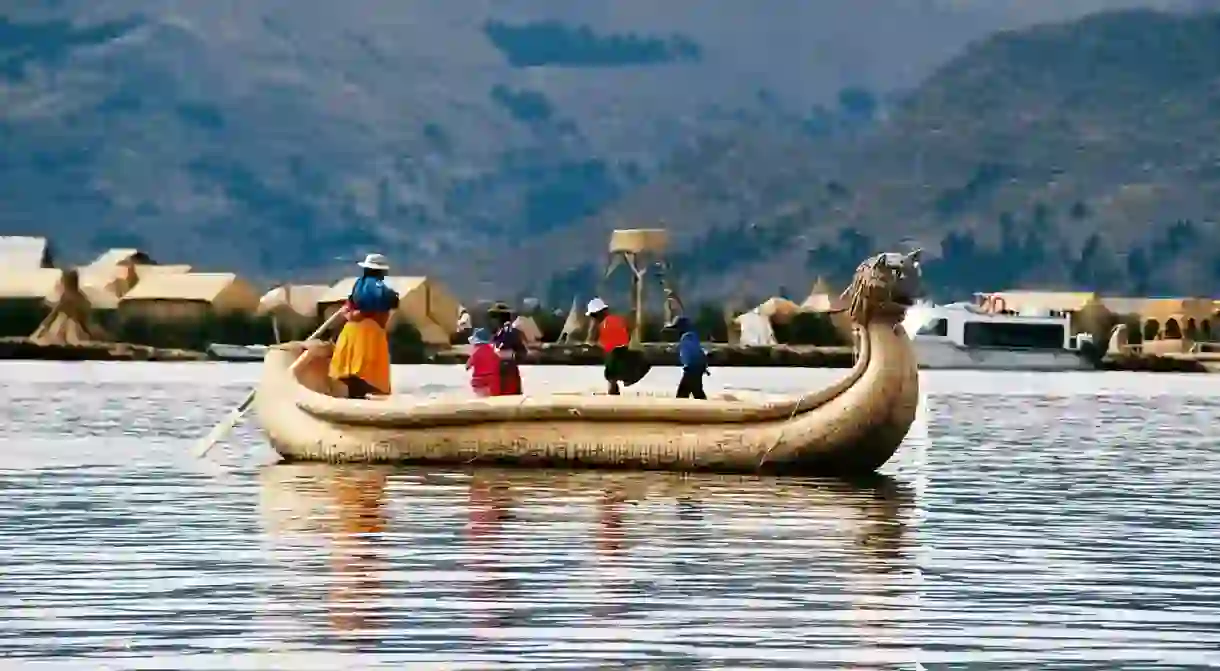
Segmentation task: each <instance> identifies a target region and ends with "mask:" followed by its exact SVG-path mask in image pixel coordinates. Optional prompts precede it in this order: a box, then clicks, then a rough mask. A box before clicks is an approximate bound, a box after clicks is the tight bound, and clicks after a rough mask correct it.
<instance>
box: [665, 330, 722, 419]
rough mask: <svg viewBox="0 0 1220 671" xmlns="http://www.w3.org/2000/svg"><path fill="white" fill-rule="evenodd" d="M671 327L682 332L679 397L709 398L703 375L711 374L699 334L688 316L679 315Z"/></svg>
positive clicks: (679, 343) (679, 349)
mask: <svg viewBox="0 0 1220 671" xmlns="http://www.w3.org/2000/svg"><path fill="white" fill-rule="evenodd" d="M668 328H670V329H673V330H674V331H677V332H678V333H680V334H682V337H680V338H679V339H678V362H679V363H680V364H681V365H682V381H681V382H679V383H678V398H697V399H700V400H704V401H706V400H707V394H705V393H704V392H703V376H704V375H710V374H711V373H709V372H708V370H707V352H704V351H703V346H702V345H700V344H699V334H698V333H695V326H694V324H692V323H691V320H690V319H689V318H687V317H678V318H676V319H674V320H673V322H672V323H671V324H670V325H669V327H668Z"/></svg>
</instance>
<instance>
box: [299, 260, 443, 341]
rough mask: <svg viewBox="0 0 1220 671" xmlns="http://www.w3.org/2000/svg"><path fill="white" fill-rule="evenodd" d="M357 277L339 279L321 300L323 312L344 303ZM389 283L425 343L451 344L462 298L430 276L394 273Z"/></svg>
mask: <svg viewBox="0 0 1220 671" xmlns="http://www.w3.org/2000/svg"><path fill="white" fill-rule="evenodd" d="M357 279H358V278H356V277H347V278H344V279H342V280H339V281H338V282H336V283H335V284H333V285H332V286H331V287H330V288H328V289H327V290H326V291H325V292H324V293H323V294H322V297H321V298H319V299H318V307H319V309H320V311H323V312H325V311H327V310H328V309H329V308H330V307H331V306H334V305H336V304H338V303H342V302H343V301H345V300H347V297H348V296H350V295H351V293H352V287H353V286H355V284H356V280H357ZM385 283H386V284H387V285H389V287H390V288H391V289H393V290H395V291H397V292H398V296H399V299H400V301H399V305H398V312H399V313H400V314H404V315H406V317H407V318H408V319H409V321H410V322H411V323H412V324H413V325H414V326H415V328H416V329H417V330H419V332H420V337H421V338H423V340H424V342H427V343H434V344H448V342H449V336H451V335H452V334H453V333H455V332H456V331H457V320H458V301H457V299H456V298H454V297H453V295H452V294H450V293H449V291H448V290H447V289H446V288H445V287H444V286H443V285H441V284H440V283H439V282H437V281H436V280H433V279H431V278H428V277H423V276H416V277H408V276H399V275H390V276H388V277H386V278H385Z"/></svg>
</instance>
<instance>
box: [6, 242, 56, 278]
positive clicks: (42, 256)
mask: <svg viewBox="0 0 1220 671" xmlns="http://www.w3.org/2000/svg"><path fill="white" fill-rule="evenodd" d="M50 264H51V253H50V243H48V242H47V239H46V238H39V237H31V236H24V235H0V270H2V271H17V270H35V269H38V268H46V267H47V266H49V265H50Z"/></svg>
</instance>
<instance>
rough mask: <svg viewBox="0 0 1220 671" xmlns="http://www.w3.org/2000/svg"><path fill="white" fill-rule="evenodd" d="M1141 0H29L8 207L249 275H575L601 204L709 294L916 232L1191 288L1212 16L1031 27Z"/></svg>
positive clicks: (585, 285)
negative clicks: (174, 1)
mask: <svg viewBox="0 0 1220 671" xmlns="http://www.w3.org/2000/svg"><path fill="white" fill-rule="evenodd" d="M1148 4H1157V5H1160V6H1165V7H1183V6H1193V5H1194V4H1196V3H1195V2H1192V1H1191V0H1181V1H1176V0H1164V1H1162V2H1157V3H1151V2H1140V1H1138V0H1130V2H1128V1H1127V0H1123V2H1114V1H1109V2H1102V1H1101V0H1096V1H1095V0H1062V1H1061V2H1058V3H996V2H954V3H948V2H938V1H936V0H924V1H922V2H916V3H911V2H908V1H906V0H885V2H882V3H880V5H878V3H872V4H871V5H870V6H869V7H864V6H863V4H859V5H858V4H853V3H779V2H775V3H770V4H768V11H766V12H761V11H755V10H754V9H752V8H748V7H745V6H743V5H740V4H734V3H732V2H727V1H725V0H707V1H706V2H698V3H696V2H674V3H665V4H663V5H657V4H656V3H654V2H643V1H641V0H620V1H619V2H616V3H614V5H613V6H614V8H615V11H613V12H610V11H603V9H604V8H603V9H598V7H600V5H598V4H596V3H590V4H588V5H584V4H573V3H567V2H559V1H558V0H556V1H554V2H541V1H540V2H528V3H527V2H501V3H494V4H487V5H479V6H478V8H477V9H476V8H471V7H468V6H461V7H458V6H455V5H452V4H448V3H423V4H419V5H412V7H411V8H410V10H408V9H406V8H405V7H404V6H403V5H401V4H400V3H394V2H389V0H373V1H370V2H369V3H367V4H363V5H361V6H360V11H358V12H357V11H354V9H353V8H350V7H346V6H342V5H336V4H334V3H330V2H324V1H323V0H301V1H300V2H296V3H293V7H292V9H291V11H289V10H286V9H285V8H284V7H283V6H282V3H276V2H272V0H248V1H246V2H242V3H238V4H233V5H224V6H223V7H222V6H221V5H218V4H214V3H190V4H186V5H181V6H172V7H171V6H170V5H167V4H165V3H163V2H158V1H157V0H60V1H59V2H56V3H29V4H26V5H19V6H14V7H13V8H11V9H9V10H6V12H5V14H4V15H3V16H0V99H2V100H3V101H4V105H3V106H0V202H2V203H3V207H0V234H30V233H34V234H44V235H48V236H51V237H53V238H54V239H55V242H56V243H57V246H58V247H59V248H60V250H61V251H62V252H64V256H65V257H66V258H68V259H75V260H77V261H83V260H85V259H87V258H89V257H90V255H92V254H94V253H96V252H98V251H100V250H102V249H104V248H107V247H111V246H138V247H142V248H145V249H148V250H149V251H150V252H152V253H153V255H154V256H155V257H158V258H161V259H167V260H174V261H180V262H189V263H192V264H194V265H196V266H197V267H202V268H213V269H217V268H223V269H233V270H237V271H239V272H242V273H244V274H246V275H248V276H251V277H253V278H255V279H265V280H276V279H286V278H295V279H302V280H304V279H330V278H333V277H334V276H336V275H337V274H339V273H340V272H348V269H349V268H350V263H351V261H352V260H354V259H355V258H357V257H359V256H361V255H362V254H364V253H365V252H367V251H369V250H371V249H377V250H379V251H383V252H385V253H387V254H390V255H391V256H392V257H393V258H394V259H395V260H396V261H397V262H398V264H399V266H400V267H405V268H407V269H409V271H411V272H428V273H435V274H439V275H440V276H441V277H442V278H443V279H444V280H445V281H446V282H447V283H449V284H450V285H452V286H453V287H454V288H456V289H458V290H459V291H461V292H463V293H466V294H475V295H476V296H482V297H490V296H493V295H494V296H496V297H499V298H509V297H511V294H522V293H546V294H548V295H549V296H550V297H551V298H553V299H554V300H556V301H557V302H560V303H562V304H564V305H566V304H567V302H568V301H569V300H570V297H571V294H572V293H587V292H589V291H591V290H593V289H594V288H595V286H596V275H597V274H598V271H599V268H600V266H601V263H602V262H603V258H602V254H601V250H602V248H603V247H604V245H605V241H606V232H607V231H608V230H609V229H610V228H613V227H615V226H616V225H617V226H639V225H648V224H649V223H650V222H655V221H657V220H658V219H664V220H665V221H666V222H667V224H668V225H669V226H670V228H671V229H672V230H673V232H674V235H675V245H676V248H675V250H674V261H675V265H676V266H678V268H679V269H680V270H681V271H682V273H683V278H682V279H683V282H684V283H685V284H686V286H687V288H688V290H689V291H691V292H693V293H695V294H699V293H703V294H709V295H710V294H723V293H742V292H755V293H759V294H763V293H770V292H771V291H774V290H775V288H776V287H777V286H781V285H783V286H788V287H792V288H793V289H792V290H793V291H794V292H796V293H801V292H803V291H804V287H805V286H807V284H808V283H809V282H810V281H811V280H812V278H813V277H814V276H815V275H817V274H824V275H827V276H829V277H832V278H837V279H840V280H841V279H842V278H843V277H844V276H845V275H846V274H847V273H848V272H850V269H851V268H852V267H854V264H855V263H856V262H858V261H859V257H860V256H862V255H863V254H865V253H870V252H872V251H876V250H877V249H879V248H880V247H889V246H893V245H897V244H899V243H902V242H903V241H904V239H906V238H911V240H910V241H909V242H917V243H919V244H922V245H923V246H925V247H926V248H928V249H929V250H931V251H933V252H935V253H936V254H937V255H939V257H940V258H939V260H938V261H937V262H936V263H934V264H933V265H932V266H931V267H930V271H931V272H932V274H933V277H934V278H935V279H936V281H937V282H938V283H939V284H941V285H942V286H943V287H944V288H945V289H946V290H960V289H964V288H985V287H989V286H997V285H1008V284H1015V283H1045V284H1072V283H1094V284H1098V285H1102V286H1105V287H1112V288H1113V289H1114V290H1116V291H1118V290H1121V291H1190V292H1193V293H1197V292H1200V291H1203V290H1204V289H1207V288H1208V286H1209V285H1208V284H1207V283H1208V282H1213V281H1214V280H1215V279H1216V278H1215V273H1214V270H1215V268H1214V266H1215V263H1214V261H1215V260H1214V259H1212V258H1210V257H1209V256H1208V254H1209V252H1208V251H1207V250H1208V247H1207V244H1206V241H1207V240H1209V239H1210V236H1211V235H1212V234H1213V232H1212V229H1211V226H1212V225H1211V224H1210V223H1209V221H1210V220H1209V216H1208V215H1209V212H1210V207H1211V200H1212V197H1213V195H1212V194H1213V191H1214V190H1213V189H1212V187H1211V186H1210V182H1209V181H1208V180H1209V179H1210V175H1211V174H1212V173H1213V172H1215V170H1216V166H1215V164H1214V159H1213V156H1212V153H1214V152H1215V151H1216V150H1217V149H1218V148H1217V147H1216V143H1215V140H1214V139H1213V138H1214V133H1211V132H1210V131H1211V130H1212V123H1213V122H1212V118H1213V117H1214V114H1213V111H1214V110H1212V106H1213V102H1212V100H1213V97H1214V95H1215V90H1214V86H1213V84H1212V83H1211V82H1212V80H1213V79H1215V74H1216V73H1215V72H1214V69H1215V67H1216V64H1217V57H1216V48H1217V41H1216V36H1215V34H1214V33H1215V27H1216V19H1215V17H1213V16H1209V15H1201V16H1178V15H1170V14H1157V13H1153V12H1118V13H1113V14H1105V15H1097V16H1094V17H1090V18H1087V19H1085V20H1082V21H1078V22H1075V23H1067V24H1050V25H1041V26H1037V27H1033V28H1026V27H1027V26H1029V25H1030V24H1031V23H1033V22H1037V21H1040V20H1053V19H1062V18H1070V17H1073V16H1078V15H1080V14H1082V13H1084V12H1087V11H1091V10H1094V9H1097V8H1099V7H1103V6H1109V7H1113V6H1119V5H1148ZM878 6H879V7H881V8H882V9H881V10H878V8H877V7H878ZM879 16H884V19H885V20H884V21H882V20H880V19H879V18H878V17H879ZM897 26H901V30H896V28H895V27H897ZM1005 28H1020V30H1017V31H1014V32H1008V33H1001V34H998V35H995V36H992V37H986V36H987V35H988V34H990V33H993V32H994V31H995V30H1001V29H1005ZM971 40H976V41H975V42H973V43H972V42H971ZM898 91H907V92H906V93H897V92H898ZM1001 243H1003V251H1002V252H1001V251H997V249H998V248H999V246H1000V245H1001ZM508 250H511V253H509V251H508ZM1208 290H1210V289H1208Z"/></svg>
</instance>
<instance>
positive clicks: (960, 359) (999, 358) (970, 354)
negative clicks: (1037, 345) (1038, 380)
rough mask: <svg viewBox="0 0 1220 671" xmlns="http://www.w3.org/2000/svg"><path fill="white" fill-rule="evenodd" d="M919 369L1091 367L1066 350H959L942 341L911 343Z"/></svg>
mask: <svg viewBox="0 0 1220 671" xmlns="http://www.w3.org/2000/svg"><path fill="white" fill-rule="evenodd" d="M914 348H915V356H916V358H917V359H918V361H919V367H920V368H921V369H925V370H994V371H1001V370H1003V371H1031V372H1032V371H1037V372H1054V371H1082V370H1092V369H1093V366H1092V364H1090V363H1089V362H1088V361H1087V360H1086V359H1085V358H1084V357H1082V356H1080V355H1079V354H1077V353H1076V352H1072V351H1070V350H1059V351H1054V350H1051V351H1048V350H1041V351H1034V350H1018V349H1001V348H996V349H981V348H970V347H961V346H958V345H956V344H954V343H951V342H945V341H925V340H920V339H919V338H916V339H915V341H914Z"/></svg>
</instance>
